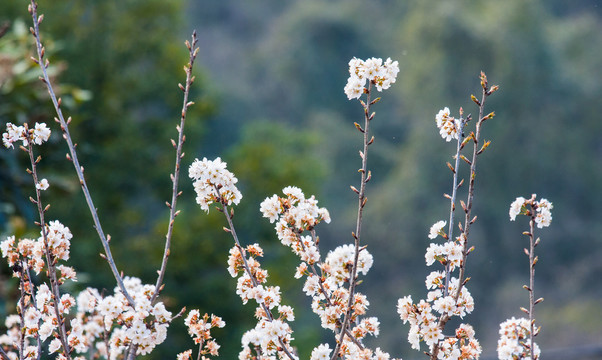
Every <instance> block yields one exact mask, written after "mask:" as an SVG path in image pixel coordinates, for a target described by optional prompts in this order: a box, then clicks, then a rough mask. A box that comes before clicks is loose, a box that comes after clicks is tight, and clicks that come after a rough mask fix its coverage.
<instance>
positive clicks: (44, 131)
mask: <svg viewBox="0 0 602 360" xmlns="http://www.w3.org/2000/svg"><path fill="white" fill-rule="evenodd" d="M49 137H50V129H49V128H48V127H47V126H46V123H41V124H40V123H36V125H35V127H34V129H33V142H34V144H37V145H42V143H43V142H46V141H48V138H49Z"/></svg>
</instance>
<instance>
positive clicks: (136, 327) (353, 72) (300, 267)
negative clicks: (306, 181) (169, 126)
mask: <svg viewBox="0 0 602 360" xmlns="http://www.w3.org/2000/svg"><path fill="white" fill-rule="evenodd" d="M29 10H30V13H31V15H32V19H33V27H32V34H33V36H34V38H35V41H36V49H37V53H38V56H37V59H36V60H35V62H36V63H37V64H39V65H40V68H41V70H42V75H43V76H42V79H43V82H44V83H45V84H46V86H47V88H48V92H49V94H50V97H51V99H52V101H53V103H54V105H55V109H56V115H57V123H59V125H60V129H61V131H62V132H63V137H64V139H65V140H66V142H67V145H68V146H69V151H70V153H69V155H68V159H69V160H70V161H72V162H73V164H74V168H75V170H76V173H77V175H78V177H79V180H80V183H81V185H82V191H83V193H84V196H85V198H86V201H87V202H88V205H89V208H90V212H91V215H92V217H93V219H94V221H95V227H96V230H97V232H98V235H99V239H100V240H101V242H102V244H103V247H104V250H105V253H104V255H103V256H104V258H105V259H106V260H107V263H108V265H109V267H110V269H111V271H112V272H113V275H114V277H115V280H116V286H115V288H114V291H113V295H107V294H104V293H102V292H100V291H98V290H97V289H94V288H87V289H85V290H83V291H82V292H80V293H79V294H77V295H76V296H73V295H70V294H67V293H64V292H63V291H64V290H63V288H61V287H60V285H62V284H64V283H65V282H67V281H77V274H76V271H75V269H73V268H72V267H69V266H68V265H67V262H68V261H69V249H70V241H71V239H72V238H73V235H72V234H71V232H70V230H69V228H68V227H66V226H64V225H63V224H62V223H61V222H59V221H58V220H57V221H47V220H46V219H45V213H46V211H47V209H48V205H43V197H42V191H45V190H47V189H49V187H50V184H49V182H48V180H47V179H45V178H42V179H40V178H39V173H38V170H37V167H36V165H37V164H38V163H39V162H40V161H41V157H39V156H38V157H36V156H35V154H34V152H35V147H34V145H37V146H39V145H42V144H43V143H44V142H46V141H47V140H48V138H49V136H50V134H51V130H50V128H49V127H48V126H47V125H46V124H44V123H36V124H35V125H34V127H33V128H30V127H29V126H28V125H27V124H23V125H14V124H12V123H7V124H6V125H5V128H6V130H5V132H4V133H3V135H2V141H3V144H4V146H5V147H6V148H13V149H14V147H15V146H14V144H15V143H18V142H20V143H21V144H20V146H19V148H20V149H21V150H23V151H24V152H25V153H27V154H28V156H29V159H30V165H31V168H30V169H28V173H29V174H30V175H31V176H32V185H33V187H34V188H35V193H36V197H35V198H32V199H31V200H32V202H33V203H34V204H35V205H36V206H37V210H38V214H39V221H38V222H37V223H36V225H38V226H39V227H40V237H38V238H37V239H27V238H21V239H16V238H15V236H9V237H7V238H6V239H4V240H3V241H1V242H0V250H1V252H2V256H3V258H6V260H7V263H8V265H9V266H11V267H12V270H13V273H14V276H15V277H17V278H18V279H19V290H20V295H21V296H20V299H19V301H18V304H17V306H16V308H17V314H16V315H11V316H9V317H7V319H6V320H5V325H6V327H7V329H8V331H7V333H6V334H5V335H3V336H1V337H0V356H2V357H3V358H5V359H40V358H41V356H42V354H43V353H45V352H47V353H49V354H55V353H56V354H57V355H56V358H57V359H85V358H106V359H134V358H136V357H137V356H138V355H145V354H148V353H150V352H151V351H152V350H153V349H154V348H155V347H156V346H158V345H160V344H161V343H163V341H164V340H165V339H166V336H167V331H168V327H169V325H170V323H171V322H172V321H173V320H174V319H176V318H178V317H181V316H182V315H183V312H184V310H182V311H180V312H179V313H178V314H176V315H173V314H172V312H170V311H168V310H167V308H166V305H165V304H164V303H163V302H162V301H160V299H159V294H160V292H161V290H162V289H163V286H164V284H163V276H164V274H165V269H166V263H167V259H168V256H169V252H170V241H171V236H172V231H173V226H174V221H175V218H176V216H177V215H178V211H177V210H176V205H177V199H178V197H179V196H180V194H181V192H180V191H179V190H178V185H179V175H180V168H181V160H182V157H183V153H182V145H183V142H184V125H185V120H186V111H187V109H188V107H189V106H191V105H192V102H190V101H188V94H189V89H190V86H191V84H192V83H193V81H194V77H193V76H192V75H191V73H192V66H193V63H194V60H195V58H196V55H197V52H198V49H197V48H196V35H195V34H193V36H192V41H191V42H186V44H187V47H188V50H189V56H190V57H189V63H188V64H187V66H186V67H185V72H186V82H185V85H180V88H181V89H182V91H183V93H184V100H183V106H182V117H181V122H180V124H179V125H178V128H177V129H178V135H179V136H178V141H177V142H176V141H174V147H175V149H176V161H175V170H174V174H173V176H172V184H173V191H172V199H171V202H168V207H169V210H170V221H169V227H168V229H167V236H166V243H165V252H164V256H163V261H162V263H161V266H160V269H159V271H158V274H159V275H158V278H157V281H156V283H155V284H143V283H142V281H141V280H140V279H137V278H133V277H127V276H126V277H124V276H123V275H122V274H121V273H119V272H118V271H117V270H116V267H115V263H114V261H113V259H112V255H111V250H110V246H109V240H110V237H109V236H105V234H104V232H103V230H102V226H101V224H100V222H99V220H98V216H97V214H96V210H95V207H94V204H93V201H92V198H91V197H90V194H89V192H88V188H87V185H86V180H85V178H84V176H83V168H82V167H81V166H80V165H79V161H78V157H77V152H76V151H75V147H74V145H73V142H72V139H71V136H70V134H69V123H70V118H68V119H66V120H65V118H64V116H63V114H62V111H61V100H60V98H59V99H57V98H56V96H55V94H54V91H53V87H52V84H51V82H50V80H49V78H48V74H47V71H46V69H47V67H48V60H46V59H45V58H44V48H43V47H42V44H41V41H40V36H39V25H40V23H41V22H42V19H43V18H42V16H38V14H37V5H36V4H35V2H33V1H32V3H31V5H30V7H29ZM398 73H399V67H398V63H397V61H392V60H391V59H390V58H388V59H387V60H385V61H384V62H383V60H382V59H378V58H371V59H368V60H365V61H364V60H361V59H357V58H353V59H351V61H350V62H349V74H350V76H349V79H348V81H347V85H346V86H345V87H344V92H345V94H346V95H347V97H348V98H349V99H350V100H353V99H357V100H358V101H359V103H360V105H361V106H362V109H363V113H364V121H363V124H359V123H357V122H356V123H354V125H355V127H356V129H357V130H358V131H359V132H360V133H361V134H362V137H363V146H362V149H361V150H360V152H359V154H360V159H361V167H360V169H359V174H360V183H359V189H358V188H357V187H355V186H351V190H352V191H354V192H355V193H356V194H357V198H358V206H357V221H356V227H355V229H354V231H353V232H352V239H351V240H352V242H351V243H348V244H344V245H341V246H339V247H337V248H335V249H334V250H332V251H330V252H328V253H327V254H326V256H324V255H323V253H321V251H320V247H319V245H320V238H319V236H318V233H317V231H318V229H319V226H318V225H320V224H321V223H325V224H328V223H329V222H330V220H331V219H330V214H329V212H328V210H327V209H326V208H324V207H319V206H318V200H316V198H315V196H313V195H312V196H309V197H308V196H306V195H305V194H304V193H303V191H302V190H301V189H300V188H298V187H295V186H287V187H285V188H284V189H282V195H278V194H274V195H272V196H269V197H266V198H265V200H264V201H263V202H262V203H261V205H260V209H259V210H260V212H261V214H262V215H263V217H264V218H267V220H268V221H269V222H270V223H271V224H275V225H274V230H275V232H276V237H277V238H278V239H279V240H280V242H281V243H282V245H284V246H286V247H288V248H290V249H291V251H292V252H293V253H294V254H295V255H296V256H298V258H299V263H298V264H297V266H296V272H295V277H296V278H297V279H301V278H304V285H303V291H304V292H305V294H306V295H307V296H309V297H310V298H311V308H312V310H313V312H314V313H315V314H316V315H317V316H318V317H319V319H320V322H321V326H322V327H323V328H324V329H328V330H330V331H332V333H333V338H332V341H331V342H329V343H323V344H318V345H317V346H315V348H314V349H313V350H312V352H311V357H310V358H311V360H318V359H332V360H334V359H339V358H340V359H367V360H388V359H391V356H390V355H389V354H388V353H387V352H385V351H383V350H381V349H380V348H376V349H370V348H368V347H367V346H366V345H365V344H364V340H365V339H366V337H367V336H368V335H370V336H374V337H376V336H378V335H379V332H380V329H379V326H380V322H379V320H378V319H377V318H376V317H371V316H368V307H369V305H370V302H369V300H368V298H367V296H366V295H364V294H362V293H361V292H360V291H358V285H359V283H360V275H364V276H365V275H366V274H367V273H368V271H369V270H370V268H371V267H372V265H373V263H374V261H375V260H374V257H373V256H372V255H371V254H370V253H369V252H368V250H367V246H366V244H365V242H364V241H362V231H361V230H362V220H363V210H364V208H365V206H366V204H367V197H366V188H367V184H368V182H369V181H370V179H371V177H372V174H371V171H370V170H369V169H368V153H369V147H370V145H372V144H373V143H374V137H372V136H370V124H371V122H372V121H373V120H374V117H375V115H374V113H373V112H372V111H371V107H372V106H374V105H375V104H376V103H378V102H379V101H380V98H373V95H374V94H373V91H374V89H375V88H376V90H377V91H379V92H381V91H383V90H386V89H388V88H390V87H391V85H392V84H394V83H395V81H396V78H397V75H398ZM480 80H481V87H482V94H481V98H480V100H479V99H477V97H475V96H474V95H473V96H471V99H472V100H473V102H474V103H475V104H476V105H477V107H478V110H479V111H478V118H476V119H475V121H474V124H475V125H474V130H471V131H468V130H467V126H468V125H469V124H470V123H471V121H472V116H471V115H468V116H464V111H463V109H462V108H460V110H459V116H458V117H457V118H456V117H453V116H452V115H451V114H450V110H449V108H447V107H446V108H444V109H443V110H441V111H440V112H439V113H438V114H436V116H435V125H436V127H437V128H438V131H439V134H440V135H441V137H442V138H443V139H444V140H445V141H446V142H451V141H452V140H456V149H455V152H453V156H452V158H453V160H454V165H452V164H451V163H447V166H448V167H449V169H450V170H451V174H452V177H451V180H452V186H451V194H446V198H447V199H448V200H449V202H450V211H449V220H439V221H437V222H436V223H435V224H434V225H433V226H432V227H431V228H430V230H429V232H428V235H427V236H428V238H429V239H430V240H433V241H435V240H438V239H440V240H441V242H433V243H431V244H430V245H429V246H428V247H427V249H426V254H425V262H426V265H427V266H438V267H439V269H438V270H434V271H432V272H431V273H430V274H429V275H428V276H427V278H426V280H425V285H426V288H427V291H428V293H427V294H426V298H424V299H421V300H419V301H417V302H415V301H414V300H413V299H412V296H411V295H407V296H405V297H402V298H400V299H399V300H398V304H397V312H398V314H399V316H400V318H401V320H402V321H403V323H409V324H410V329H409V333H408V336H407V339H408V342H409V343H410V345H411V347H412V348H413V349H416V350H420V349H423V348H422V343H424V345H425V346H426V350H425V351H424V353H425V354H426V356H428V357H429V358H430V359H433V360H434V359H454V360H455V359H478V358H479V356H480V354H481V352H482V349H481V346H480V344H479V341H478V340H477V338H476V334H475V331H474V329H473V327H472V326H471V325H469V324H467V323H461V324H459V325H458V326H457V328H456V329H454V330H453V331H452V332H451V335H449V334H446V333H447V328H446V326H447V324H448V322H449V321H450V319H452V317H459V318H461V319H464V317H466V316H467V315H468V314H470V313H471V312H473V311H474V308H475V304H474V300H473V298H472V296H471V294H470V291H469V290H468V288H467V284H468V283H469V279H470V278H469V277H468V276H467V270H466V269H467V258H468V255H469V254H470V253H471V252H472V250H473V247H471V246H470V229H471V226H472V225H473V224H474V223H475V222H476V216H474V215H473V214H472V207H473V203H474V195H475V181H476V179H477V176H476V175H477V173H476V164H477V161H478V158H479V156H480V155H481V154H483V152H484V151H485V149H486V148H487V147H488V146H489V144H490V142H489V141H485V142H483V141H482V130H483V124H484V123H485V122H486V120H489V119H492V118H493V117H494V113H493V112H492V113H489V114H485V111H484V108H485V101H486V99H487V98H488V97H489V96H490V95H492V94H493V93H494V92H496V91H497V90H498V87H497V86H496V85H494V86H489V84H488V80H487V77H486V75H485V74H484V73H481V76H480ZM470 145H472V146H470ZM464 149H470V150H471V153H470V154H469V156H468V157H467V156H465V155H463V153H462V152H463V151H464ZM460 160H462V161H460ZM463 163H466V164H467V165H468V175H469V181H468V184H467V186H468V189H467V192H466V201H463V200H459V201H458V196H459V190H460V188H461V187H462V185H463V184H464V180H463V179H461V177H460V173H461V171H462V170H461V165H462V164H463ZM188 175H189V177H190V178H191V179H192V181H193V182H192V185H193V187H194V190H195V192H196V195H197V196H196V202H197V203H198V205H199V206H200V208H201V210H203V211H205V212H209V211H210V209H211V207H214V208H216V209H217V210H218V211H220V212H221V213H222V214H223V215H224V217H225V221H226V224H227V226H225V227H224V230H225V231H226V232H228V233H229V234H230V235H231V236H232V240H233V243H234V244H233V246H232V248H231V249H230V251H229V256H228V262H227V269H228V272H229V273H230V275H231V276H232V277H233V278H236V279H237V285H236V289H235V291H236V294H237V295H239V296H240V298H241V300H242V303H243V304H247V303H248V302H249V301H252V302H254V303H255V305H256V309H255V317H256V318H257V324H256V325H255V327H254V328H253V329H250V330H248V331H246V332H245V333H244V334H243V336H242V349H241V351H240V353H239V359H241V360H242V359H291V360H293V359H298V358H299V356H298V354H297V350H296V348H295V346H294V343H293V340H294V332H293V326H292V325H291V323H292V322H293V321H294V320H295V315H294V309H293V308H292V307H290V306H288V305H285V304H283V303H282V297H281V293H280V288H279V286H276V285H273V284H269V282H268V279H269V275H268V272H267V270H265V269H263V268H262V266H261V263H260V259H261V258H262V257H263V255H264V251H263V249H262V248H261V246H260V245H259V244H249V245H245V244H242V243H241V241H240V239H239V237H238V235H237V232H236V229H235V226H234V221H233V215H234V211H235V210H234V206H236V205H238V204H239V203H240V201H241V200H242V198H243V196H242V194H241V192H240V191H239V190H238V188H237V187H236V184H237V182H238V179H237V178H236V176H235V175H234V174H233V173H231V172H230V171H229V170H228V169H227V164H226V163H225V162H223V161H222V160H221V158H219V157H218V158H216V159H215V160H208V159H207V158H203V160H198V159H196V160H195V161H194V162H193V163H192V164H191V165H190V167H189V172H188ZM458 202H459V204H460V206H461V208H462V211H463V213H464V216H463V218H461V219H460V221H457V219H456V217H455V216H456V215H455V210H456V207H457V204H458ZM552 208H553V206H552V203H550V202H549V201H547V200H546V199H540V200H539V201H537V200H536V197H535V195H533V196H532V197H531V198H530V199H525V198H523V197H519V198H517V199H516V201H514V202H513V203H512V204H511V206H510V210H509V215H510V219H511V220H512V221H514V220H515V219H516V217H517V216H518V215H526V216H528V217H530V229H529V231H527V232H525V233H524V234H525V235H527V236H528V237H529V239H530V248H529V250H525V252H526V254H527V255H528V256H529V269H530V284H529V286H527V285H525V289H527V290H528V292H529V299H530V302H529V308H528V309H526V308H522V310H523V311H524V312H525V313H526V314H527V315H528V316H529V318H528V319H526V318H520V319H515V318H512V319H510V320H507V321H505V322H503V323H502V324H501V326H500V339H499V343H498V355H499V358H500V359H530V360H536V359H538V358H539V356H540V353H541V351H540V349H539V347H538V346H537V344H536V343H535V342H534V341H533V339H534V337H535V336H536V335H537V334H538V333H539V330H540V328H539V327H537V328H536V327H535V317H534V306H535V305H536V304H538V303H539V302H541V301H542V300H543V299H538V300H535V298H534V290H533V289H534V267H535V264H536V263H537V257H536V256H535V255H534V250H535V247H536V246H537V245H538V244H539V242H540V240H539V238H537V239H536V238H535V236H534V232H535V225H536V226H537V227H538V228H543V227H547V226H549V225H550V223H551V221H552V214H551V210H552ZM321 226H324V225H320V227H321ZM456 228H457V231H458V232H457V233H454V232H455V231H456ZM32 272H33V273H35V276H36V281H33V279H32ZM184 323H185V325H186V326H187V328H188V333H189V334H190V336H191V337H192V339H193V342H194V343H195V344H197V345H198V351H197V352H196V353H197V355H196V358H197V359H207V358H208V357H209V356H217V355H218V354H219V348H220V345H219V344H218V343H217V341H216V340H215V339H213V336H212V335H211V329H213V328H216V327H218V328H221V327H224V326H225V323H224V321H223V320H222V319H221V318H220V317H218V316H216V315H213V314H204V315H202V316H201V313H200V311H199V310H197V309H193V310H191V311H189V312H188V315H187V316H186V318H185V319H184ZM192 357H193V350H192V349H189V350H186V351H183V352H181V353H180V354H178V356H177V358H178V359H180V360H182V359H191V358H192Z"/></svg>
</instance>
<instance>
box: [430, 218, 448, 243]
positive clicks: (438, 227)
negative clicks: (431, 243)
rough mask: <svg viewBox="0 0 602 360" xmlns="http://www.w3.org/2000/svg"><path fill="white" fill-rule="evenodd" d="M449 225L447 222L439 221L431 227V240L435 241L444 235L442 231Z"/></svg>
mask: <svg viewBox="0 0 602 360" xmlns="http://www.w3.org/2000/svg"><path fill="white" fill-rule="evenodd" d="M445 224H447V221H444V220H439V221H437V222H436V223H434V224H433V226H431V230H430V231H429V239H434V238H436V237H437V235H440V234H442V229H443V227H444V226H445Z"/></svg>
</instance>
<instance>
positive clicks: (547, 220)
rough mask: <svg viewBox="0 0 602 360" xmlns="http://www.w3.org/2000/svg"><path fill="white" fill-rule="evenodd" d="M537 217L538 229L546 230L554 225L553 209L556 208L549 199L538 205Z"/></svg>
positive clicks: (542, 200)
mask: <svg viewBox="0 0 602 360" xmlns="http://www.w3.org/2000/svg"><path fill="white" fill-rule="evenodd" d="M536 204H537V215H536V216H535V222H536V223H537V227H538V228H540V229H541V228H544V227H547V226H550V224H551V223H552V211H551V210H552V209H553V208H554V206H553V205H552V203H551V202H549V201H548V200H547V199H544V198H542V199H541V200H539V201H538V202H537V203H536Z"/></svg>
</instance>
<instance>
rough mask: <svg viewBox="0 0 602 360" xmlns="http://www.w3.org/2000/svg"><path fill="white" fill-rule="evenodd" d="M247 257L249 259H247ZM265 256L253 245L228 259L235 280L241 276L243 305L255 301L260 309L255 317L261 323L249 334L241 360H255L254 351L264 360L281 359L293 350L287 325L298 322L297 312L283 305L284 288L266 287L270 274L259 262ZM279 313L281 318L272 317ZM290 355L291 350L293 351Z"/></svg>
mask: <svg viewBox="0 0 602 360" xmlns="http://www.w3.org/2000/svg"><path fill="white" fill-rule="evenodd" d="M246 253H249V255H250V256H249V257H248V258H246ZM262 256H263V249H262V248H261V247H260V246H259V245H258V244H253V245H249V246H247V247H246V249H245V250H242V249H241V248H239V247H238V246H236V245H235V246H234V247H232V248H231V249H230V256H229V257H228V272H229V273H230V275H231V276H232V277H236V276H239V274H241V273H242V275H240V277H239V278H238V281H237V285H236V293H237V294H238V295H239V296H240V298H241V299H242V302H243V304H246V303H247V302H248V301H249V300H255V302H256V303H257V305H258V306H257V308H256V309H255V316H256V317H257V319H259V321H258V322H257V325H256V326H255V328H254V329H251V330H249V331H247V332H246V333H245V334H244V335H243V338H242V347H243V350H242V351H241V352H240V354H239V359H254V358H255V356H254V354H253V351H257V352H258V354H257V355H258V356H260V357H261V358H264V357H265V358H270V357H272V356H276V355H278V357H279V358H283V357H284V356H283V353H282V351H283V349H282V346H283V345H284V346H286V347H287V349H289V345H288V344H290V342H291V340H293V337H292V333H293V331H292V329H291V328H290V326H289V325H288V323H286V322H285V321H294V320H295V316H294V314H293V308H291V307H290V306H287V305H281V304H280V301H281V297H280V287H279V286H264V285H263V284H265V283H266V282H267V278H268V272H267V270H264V269H262V268H261V264H260V263H259V261H257V258H258V257H262ZM273 309H276V310H277V311H278V314H279V316H278V318H276V317H274V316H273V315H272V313H271V312H272V310H273ZM289 353H290V349H289Z"/></svg>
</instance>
